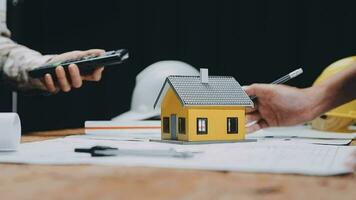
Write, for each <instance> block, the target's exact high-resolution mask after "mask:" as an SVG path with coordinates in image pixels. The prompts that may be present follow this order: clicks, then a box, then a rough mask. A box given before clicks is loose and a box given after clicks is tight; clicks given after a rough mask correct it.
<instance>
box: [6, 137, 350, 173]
mask: <svg viewBox="0 0 356 200" xmlns="http://www.w3.org/2000/svg"><path fill="white" fill-rule="evenodd" d="M95 145H103V146H110V147H117V148H119V150H120V149H125V150H127V149H128V150H129V149H136V150H137V149H140V150H147V151H150V150H156V149H174V150H176V151H189V152H192V153H193V154H194V156H193V157H191V158H175V157H144V156H130V155H127V156H125V155H124V156H120V157H118V156H117V157H91V156H90V155H89V154H85V153H75V152H74V148H88V147H92V146H95ZM355 150H356V147H354V146H328V145H311V144H301V143H293V142H283V143H278V142H262V143H259V142H250V143H227V144H201V145H177V144H167V143H159V142H149V141H147V140H134V141H133V140H117V141H112V140H92V139H86V138H80V137H67V138H61V139H54V140H47V141H40V142H32V143H25V144H21V145H20V148H19V150H18V151H17V152H13V153H5V152H0V163H24V164H46V165H75V164H94V165H117V166H129V167H130V166H145V167H161V168H162V167H164V168H183V169H197V170H218V171H237V172H261V173H291V174H304V175H317V176H327V175H337V174H344V173H350V172H351V171H352V170H351V169H349V168H348V167H347V165H346V162H347V161H348V159H349V156H350V154H351V153H352V152H353V151H355Z"/></svg>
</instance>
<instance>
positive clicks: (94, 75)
mask: <svg viewBox="0 0 356 200" xmlns="http://www.w3.org/2000/svg"><path fill="white" fill-rule="evenodd" d="M103 71H104V67H99V68H97V69H95V70H94V72H93V73H92V74H91V75H88V76H83V80H86V81H100V79H101V76H102V73H103Z"/></svg>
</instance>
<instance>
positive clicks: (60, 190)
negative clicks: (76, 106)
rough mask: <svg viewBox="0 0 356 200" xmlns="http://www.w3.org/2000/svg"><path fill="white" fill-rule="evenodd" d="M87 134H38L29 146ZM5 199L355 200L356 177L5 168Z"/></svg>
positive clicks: (1, 183) (1, 185)
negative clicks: (33, 142) (37, 142)
mask: <svg viewBox="0 0 356 200" xmlns="http://www.w3.org/2000/svg"><path fill="white" fill-rule="evenodd" d="M73 134H83V129H75V130H63V131H49V132H37V133H31V134H30V135H25V136H23V138H22V141H23V142H30V141H39V140H46V139H50V138H57V137H63V136H66V135H73ZM0 196H1V199H36V200H37V199H144V200H149V199H204V200H207V199H236V198H237V197H238V199H283V200H285V199H288V200H292V199H333V200H334V199H355V198H356V177H355V174H351V175H347V176H335V177H310V176H297V175H273V174H252V173H251V174H248V173H236V172H213V171H197V170H174V169H158V168H136V167H135V168H128V167H108V166H90V165H79V166H41V165H16V164H0Z"/></svg>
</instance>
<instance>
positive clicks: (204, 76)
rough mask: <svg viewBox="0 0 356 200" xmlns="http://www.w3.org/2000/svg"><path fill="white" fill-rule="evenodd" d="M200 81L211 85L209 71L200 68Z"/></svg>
mask: <svg viewBox="0 0 356 200" xmlns="http://www.w3.org/2000/svg"><path fill="white" fill-rule="evenodd" d="M200 81H201V83H209V70H208V69H206V68H200Z"/></svg>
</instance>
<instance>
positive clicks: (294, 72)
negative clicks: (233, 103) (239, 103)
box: [245, 68, 303, 127]
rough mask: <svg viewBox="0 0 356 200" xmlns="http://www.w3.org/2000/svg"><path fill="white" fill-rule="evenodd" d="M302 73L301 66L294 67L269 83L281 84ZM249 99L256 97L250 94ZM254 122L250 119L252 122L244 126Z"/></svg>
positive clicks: (254, 122)
mask: <svg viewBox="0 0 356 200" xmlns="http://www.w3.org/2000/svg"><path fill="white" fill-rule="evenodd" d="M302 73H303V69H302V68H299V69H296V70H294V71H292V72H291V73H289V74H287V75H285V76H283V77H281V78H279V79H277V80H275V81H273V82H272V83H271V84H283V83H285V82H287V81H289V80H291V79H293V78H295V77H297V76H299V75H301V74H302ZM250 99H251V100H252V101H253V100H255V99H256V96H255V95H253V96H250ZM256 123H257V121H252V122H250V123H248V124H246V125H245V127H249V126H252V125H254V124H256Z"/></svg>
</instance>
